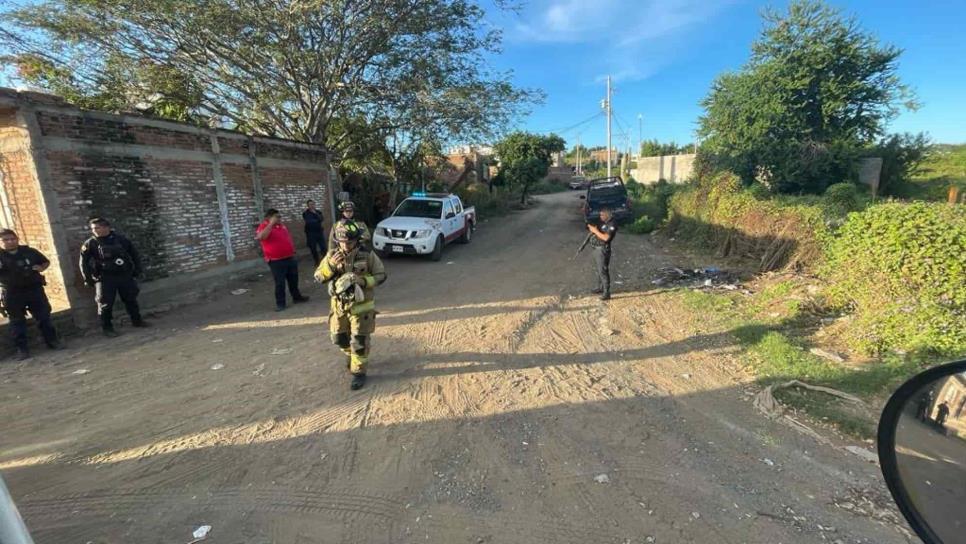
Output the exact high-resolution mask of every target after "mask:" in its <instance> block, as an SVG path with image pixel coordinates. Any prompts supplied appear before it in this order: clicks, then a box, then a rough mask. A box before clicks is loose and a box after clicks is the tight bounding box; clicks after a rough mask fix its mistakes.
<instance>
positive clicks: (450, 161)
mask: <svg viewBox="0 0 966 544" xmlns="http://www.w3.org/2000/svg"><path fill="white" fill-rule="evenodd" d="M445 159H446V160H445V162H444V163H442V164H441V165H440V167H439V168H438V173H437V174H436V177H437V179H438V180H439V181H440V182H441V183H443V184H444V185H445V186H446V188H447V190H449V191H455V190H456V189H457V188H458V187H462V186H465V185H470V184H473V183H489V181H490V177H491V169H490V165H491V164H492V163H493V162H494V160H493V153H492V148H490V147H487V146H480V147H476V146H463V147H460V148H456V149H453V150H451V151H450V153H449V154H448V155H446V157H445ZM437 164H439V163H436V164H430V166H433V167H435V166H436V165H437Z"/></svg>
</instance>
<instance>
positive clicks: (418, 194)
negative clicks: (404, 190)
mask: <svg viewBox="0 0 966 544" xmlns="http://www.w3.org/2000/svg"><path fill="white" fill-rule="evenodd" d="M410 196H426V193H413V194H412V195H410Z"/></svg>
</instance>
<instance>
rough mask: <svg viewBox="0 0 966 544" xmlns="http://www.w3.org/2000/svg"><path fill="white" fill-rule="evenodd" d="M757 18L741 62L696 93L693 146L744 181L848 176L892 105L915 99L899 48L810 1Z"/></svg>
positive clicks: (809, 182)
mask: <svg viewBox="0 0 966 544" xmlns="http://www.w3.org/2000/svg"><path fill="white" fill-rule="evenodd" d="M764 19H765V28H764V30H763V31H762V34H761V36H760V37H759V39H758V40H757V41H756V42H755V43H754V44H753V45H752V55H751V59H750V60H749V62H748V63H747V64H746V65H745V66H744V67H743V68H742V70H740V71H739V72H736V73H726V74H723V75H721V76H720V77H718V79H717V80H716V81H715V82H714V84H713V85H712V88H711V91H710V93H709V94H708V96H707V97H706V98H705V99H704V100H703V101H702V102H701V105H702V106H703V107H704V109H705V113H704V115H703V116H702V117H701V119H700V128H699V135H700V137H701V142H702V144H701V145H702V151H703V152H707V153H711V154H713V155H715V156H716V158H717V161H718V162H719V164H721V165H722V166H725V167H727V168H729V169H731V170H733V171H734V172H735V173H737V174H738V175H740V176H741V177H742V179H743V180H744V181H745V182H746V183H750V182H751V181H753V180H755V179H758V180H759V181H762V182H763V183H764V184H765V185H767V186H768V187H769V188H770V189H771V190H773V191H775V192H814V193H818V192H821V191H822V190H824V188H825V187H826V186H827V185H828V184H830V183H835V182H836V181H840V180H843V179H846V178H848V177H850V175H851V173H852V167H853V163H854V158H855V157H856V156H857V153H859V152H860V150H861V149H862V148H866V147H869V146H871V145H874V143H875V142H876V140H878V139H879V138H881V137H882V136H883V134H884V131H885V128H886V125H887V124H888V122H889V121H890V120H892V119H893V118H894V117H895V116H896V115H897V114H898V112H899V111H900V110H901V108H903V107H906V108H915V107H916V103H915V101H914V99H913V95H912V93H911V91H910V90H909V89H908V88H907V87H906V86H904V85H903V84H902V83H901V82H900V80H899V77H898V74H897V65H898V58H899V55H900V53H901V50H899V49H898V48H896V47H893V46H889V45H880V44H879V42H878V40H877V39H876V38H875V36H873V35H872V34H870V33H867V32H864V31H863V30H861V29H860V28H859V25H858V23H857V21H856V20H855V19H854V18H852V17H844V16H843V15H842V14H841V12H839V11H837V10H835V9H833V8H831V7H828V6H827V5H825V4H823V3H821V2H818V1H814V0H795V1H793V2H792V3H791V4H790V5H789V7H788V12H787V13H786V14H780V13H778V12H775V11H773V10H767V11H765V13H764Z"/></svg>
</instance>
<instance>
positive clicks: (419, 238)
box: [372, 193, 476, 261]
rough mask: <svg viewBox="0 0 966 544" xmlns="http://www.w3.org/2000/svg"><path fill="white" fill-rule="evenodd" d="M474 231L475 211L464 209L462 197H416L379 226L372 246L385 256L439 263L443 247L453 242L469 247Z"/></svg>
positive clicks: (421, 195) (425, 195)
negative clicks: (423, 258)
mask: <svg viewBox="0 0 966 544" xmlns="http://www.w3.org/2000/svg"><path fill="white" fill-rule="evenodd" d="M474 229H476V209H475V208H474V207H473V206H470V207H469V208H464V207H463V202H462V201H461V200H460V197H458V196H455V195H450V194H445V193H444V194H438V193H429V194H424V193H413V195H412V196H410V197H409V198H407V199H406V200H403V201H402V202H401V203H400V204H399V206H397V207H396V210H395V211H394V212H392V215H391V216H390V217H388V218H387V219H384V220H382V221H380V222H379V224H378V225H376V230H375V232H373V234H372V245H373V247H374V248H375V249H376V251H378V252H379V253H381V254H383V255H393V254H400V255H431V258H432V259H433V260H434V261H438V260H440V258H442V256H443V246H445V245H446V244H448V243H450V242H452V241H453V240H459V241H460V242H461V243H463V244H468V243H469V242H470V240H471V239H472V238H473V230H474Z"/></svg>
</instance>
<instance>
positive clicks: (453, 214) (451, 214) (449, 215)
mask: <svg viewBox="0 0 966 544" xmlns="http://www.w3.org/2000/svg"><path fill="white" fill-rule="evenodd" d="M454 217H456V213H454V212H449V213H448V214H446V219H452V218H454Z"/></svg>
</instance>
